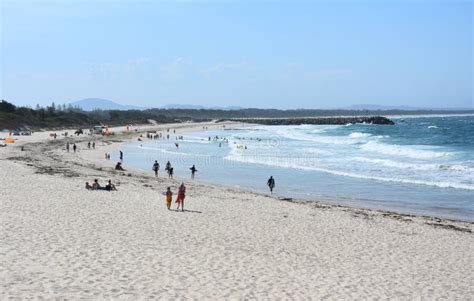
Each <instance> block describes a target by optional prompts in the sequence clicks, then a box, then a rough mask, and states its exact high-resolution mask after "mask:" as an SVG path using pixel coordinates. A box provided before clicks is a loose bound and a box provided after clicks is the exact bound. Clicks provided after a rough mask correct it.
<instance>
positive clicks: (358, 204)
mask: <svg viewBox="0 0 474 301" xmlns="http://www.w3.org/2000/svg"><path fill="white" fill-rule="evenodd" d="M254 125H256V126H258V125H259V124H250V123H235V124H233V126H232V127H227V128H225V129H224V130H226V131H232V130H241V129H245V127H246V126H254ZM217 127H219V126H217ZM219 128H220V127H219ZM220 129H221V128H220ZM197 130H198V131H199V129H197ZM188 132H189V133H190V132H191V131H185V132H181V133H180V134H186V133H188ZM163 141H165V140H163ZM170 141H171V140H170ZM173 141H174V140H173ZM142 142H143V143H144V145H146V144H147V143H153V142H154V140H148V139H145V140H143V141H142ZM123 143H124V144H129V143H134V144H136V143H137V142H136V141H135V142H134V141H129V142H123ZM140 143H141V142H140ZM118 148H119V146H117V147H116V148H115V150H118ZM262 166H267V165H265V164H262ZM132 168H134V169H135V170H137V171H140V172H142V171H144V170H143V169H142V168H138V167H137V168H135V167H132ZM176 178H179V177H176ZM195 181H196V182H201V183H207V184H209V185H221V186H225V187H231V188H234V189H240V190H242V191H243V192H252V193H256V194H259V195H262V196H269V197H272V198H274V199H275V200H279V199H292V200H295V201H297V202H300V203H304V202H308V201H309V202H319V203H323V204H326V205H334V206H343V207H346V208H353V209H359V210H373V211H379V212H384V213H389V214H401V215H409V216H418V217H422V218H428V219H430V218H436V219H443V220H446V221H451V222H456V221H459V222H467V223H474V219H469V218H468V216H467V215H464V216H466V218H463V217H456V216H450V215H443V214H442V213H439V214H436V213H435V212H434V213H433V214H430V213H425V212H423V211H422V210H420V211H417V210H416V209H410V208H408V207H407V208H402V207H401V208H400V209H398V210H397V209H395V208H390V207H389V206H385V208H384V206H376V205H371V204H365V203H364V202H365V201H369V202H370V201H374V202H375V201H377V200H370V199H344V197H331V196H326V197H322V198H311V197H307V198H306V197H298V196H296V197H295V196H293V195H291V194H285V193H281V194H280V193H278V192H277V193H275V194H274V195H271V194H267V193H266V192H265V191H266V190H265V189H258V188H252V187H246V186H239V185H233V184H229V183H221V182H218V181H213V180H207V179H201V178H198V179H196V180H195ZM435 187H436V188H441V189H442V188H443V187H438V186H435Z"/></svg>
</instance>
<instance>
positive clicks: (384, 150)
mask: <svg viewBox="0 0 474 301" xmlns="http://www.w3.org/2000/svg"><path fill="white" fill-rule="evenodd" d="M360 148H361V149H363V150H366V151H371V152H377V153H381V154H385V155H393V156H402V157H408V158H412V159H432V158H442V157H446V156H449V155H450V154H451V153H449V152H440V151H434V150H427V149H424V148H425V147H424V146H417V145H410V146H408V145H395V144H385V143H381V142H376V141H369V142H367V143H365V144H363V145H361V146H360Z"/></svg>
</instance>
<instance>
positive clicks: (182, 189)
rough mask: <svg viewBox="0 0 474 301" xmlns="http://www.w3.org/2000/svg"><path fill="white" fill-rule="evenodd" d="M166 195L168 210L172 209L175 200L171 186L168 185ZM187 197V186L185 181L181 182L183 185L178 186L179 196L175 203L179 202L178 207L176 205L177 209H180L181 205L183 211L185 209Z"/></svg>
mask: <svg viewBox="0 0 474 301" xmlns="http://www.w3.org/2000/svg"><path fill="white" fill-rule="evenodd" d="M163 194H164V195H165V196H166V208H168V210H171V203H172V202H173V192H171V187H168V188H167V189H166V192H165V193H163ZM185 197H186V186H184V183H181V185H180V186H179V188H178V196H177V197H176V201H175V203H176V204H178V207H176V210H179V207H180V206H181V211H184V198H185Z"/></svg>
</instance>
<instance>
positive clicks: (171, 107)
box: [160, 104, 244, 111]
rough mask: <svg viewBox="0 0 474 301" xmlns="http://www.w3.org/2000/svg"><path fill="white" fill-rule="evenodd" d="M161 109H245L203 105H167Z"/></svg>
mask: <svg viewBox="0 0 474 301" xmlns="http://www.w3.org/2000/svg"><path fill="white" fill-rule="evenodd" d="M160 108H161V109H188V110H224V111H231V110H242V109H244V108H243V107H239V106H229V107H217V106H216V107H206V106H201V105H191V104H167V105H164V106H162V107H160Z"/></svg>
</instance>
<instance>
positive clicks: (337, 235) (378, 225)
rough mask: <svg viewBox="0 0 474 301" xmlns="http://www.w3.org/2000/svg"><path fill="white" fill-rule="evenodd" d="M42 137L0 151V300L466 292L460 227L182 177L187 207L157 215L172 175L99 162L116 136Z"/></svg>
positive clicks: (467, 271)
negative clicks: (96, 185)
mask: <svg viewBox="0 0 474 301" xmlns="http://www.w3.org/2000/svg"><path fill="white" fill-rule="evenodd" d="M176 126H178V127H180V128H179V129H178V130H177V131H178V133H177V134H179V132H182V131H185V130H186V131H187V130H197V129H200V128H202V124H199V125H196V126H193V125H176ZM183 126H185V128H183ZM209 126H212V125H209ZM156 128H158V129H162V128H163V126H161V127H160V126H156ZM143 129H144V128H142V129H141V130H143ZM117 131H118V130H117ZM70 132H71V131H70ZM48 133H49V132H44V133H35V134H33V136H31V137H20V138H19V141H18V142H16V143H15V144H13V145H9V146H8V147H5V148H0V183H1V192H0V209H1V210H0V222H1V228H0V239H1V241H0V296H1V297H0V298H1V299H5V300H8V299H18V300H21V299H59V300H62V299H73V300H75V299H85V300H90V299H125V300H137V299H152V298H160V299H213V300H221V299H330V300H340V299H346V300H352V299H423V300H433V299H452V300H469V299H471V300H472V298H473V295H474V294H473V293H474V292H473V288H472V287H473V284H474V276H473V253H474V252H473V246H474V244H473V243H474V235H473V230H474V225H473V223H469V222H461V221H451V220H444V219H439V218H430V217H420V216H413V215H403V214H396V213H391V212H384V211H376V210H366V209H355V208H348V207H344V206H335V205H329V204H325V203H322V202H302V201H291V202H290V201H283V200H278V199H277V198H273V197H270V196H266V195H263V194H258V193H253V192H249V191H245V190H239V189H235V188H231V187H222V186H218V185H211V184H206V183H200V182H199V181H193V182H192V181H190V180H184V181H185V183H186V185H187V188H188V194H187V197H186V204H185V206H186V209H187V211H185V212H178V211H168V210H166V207H165V197H164V196H163V195H162V193H163V192H164V191H165V189H166V187H167V186H172V190H173V191H174V192H176V189H177V186H178V184H179V183H180V181H181V179H176V180H168V179H166V178H165V177H164V175H161V176H160V177H159V178H158V179H156V178H154V176H153V175H152V172H151V171H150V173H144V172H140V171H135V170H134V171H126V172H116V171H114V170H113V165H114V163H115V162H112V161H106V160H105V159H103V158H104V153H105V152H110V151H111V150H112V149H116V148H117V146H118V145H120V143H122V141H127V138H125V137H123V136H122V135H117V136H115V137H112V138H100V139H99V140H98V141H97V146H96V150H86V143H87V141H89V139H88V138H73V141H75V142H76V143H77V144H78V146H79V152H78V153H77V154H74V153H72V152H70V153H67V152H66V151H65V150H64V145H65V142H64V138H63V137H58V139H56V140H52V139H51V138H48ZM58 133H59V132H58ZM0 136H1V135H0ZM134 139H136V138H134ZM21 145H24V146H25V149H26V150H25V151H20V146H21ZM128 174H131V176H129V175H128ZM94 178H99V179H100V181H101V182H102V183H105V181H106V180H108V179H112V181H113V182H114V183H116V184H117V188H118V191H114V192H106V191H87V190H85V189H84V183H85V182H86V181H91V180H93V179H94ZM174 206H175V205H174V204H173V207H174Z"/></svg>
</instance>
